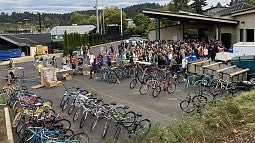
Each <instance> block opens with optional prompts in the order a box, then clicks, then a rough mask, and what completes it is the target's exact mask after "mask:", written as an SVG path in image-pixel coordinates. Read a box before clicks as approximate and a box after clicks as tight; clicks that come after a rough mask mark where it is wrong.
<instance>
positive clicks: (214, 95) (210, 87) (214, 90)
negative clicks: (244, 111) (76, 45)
mask: <svg viewBox="0 0 255 143" xmlns="http://www.w3.org/2000/svg"><path fill="white" fill-rule="evenodd" d="M214 76H215V75H211V74H203V75H195V74H193V75H188V78H187V81H186V82H185V85H184V91H189V92H188V94H187V96H186V99H184V100H182V101H181V102H180V108H181V110H182V111H184V112H186V113H191V112H198V113H199V112H201V109H202V108H203V107H204V106H205V105H207V104H215V103H216V102H217V101H218V100H219V99H220V98H222V96H228V95H230V96H234V95H235V94H236V93H237V89H238V86H239V84H240V83H239V82H231V81H227V80H223V79H221V78H214ZM190 86H191V87H192V89H193V91H194V93H195V95H194V96H193V97H192V96H191V94H190V92H191V91H192V89H191V88H189V87H190Z"/></svg>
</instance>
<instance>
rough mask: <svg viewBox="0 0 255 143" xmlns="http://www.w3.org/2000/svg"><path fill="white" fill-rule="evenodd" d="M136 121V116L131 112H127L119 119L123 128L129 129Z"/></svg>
mask: <svg viewBox="0 0 255 143" xmlns="http://www.w3.org/2000/svg"><path fill="white" fill-rule="evenodd" d="M135 120H136V114H135V112H133V111H129V112H127V113H126V114H125V115H124V116H123V118H122V119H121V123H122V125H123V126H125V127H130V126H132V125H133V124H134V122H135Z"/></svg>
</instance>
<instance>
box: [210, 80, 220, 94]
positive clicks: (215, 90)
mask: <svg viewBox="0 0 255 143" xmlns="http://www.w3.org/2000/svg"><path fill="white" fill-rule="evenodd" d="M209 91H210V92H211V93H212V94H220V95H222V92H221V83H220V82H219V81H218V80H212V81H211V83H210V87H209Z"/></svg>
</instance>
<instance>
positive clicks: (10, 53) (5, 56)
mask: <svg viewBox="0 0 255 143" xmlns="http://www.w3.org/2000/svg"><path fill="white" fill-rule="evenodd" d="M20 56H21V50H20V49H11V50H0V60H2V61H8V60H10V58H15V57H20Z"/></svg>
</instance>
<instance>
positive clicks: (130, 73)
mask: <svg viewBox="0 0 255 143" xmlns="http://www.w3.org/2000/svg"><path fill="white" fill-rule="evenodd" d="M129 77H135V69H134V68H129Z"/></svg>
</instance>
